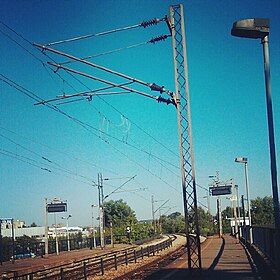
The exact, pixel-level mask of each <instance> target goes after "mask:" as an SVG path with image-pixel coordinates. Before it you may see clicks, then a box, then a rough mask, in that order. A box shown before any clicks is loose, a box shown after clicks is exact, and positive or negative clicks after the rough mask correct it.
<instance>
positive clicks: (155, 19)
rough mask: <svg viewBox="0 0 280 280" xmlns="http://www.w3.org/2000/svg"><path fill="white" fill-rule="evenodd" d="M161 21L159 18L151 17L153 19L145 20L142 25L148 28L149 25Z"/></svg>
mask: <svg viewBox="0 0 280 280" xmlns="http://www.w3.org/2000/svg"><path fill="white" fill-rule="evenodd" d="M159 22H160V20H159V19H157V18H154V19H151V20H146V21H143V22H142V23H141V26H143V27H144V28H146V27H147V26H150V25H155V24H158V23H159Z"/></svg>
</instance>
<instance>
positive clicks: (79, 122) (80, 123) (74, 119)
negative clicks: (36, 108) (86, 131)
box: [2, 79, 172, 187]
mask: <svg viewBox="0 0 280 280" xmlns="http://www.w3.org/2000/svg"><path fill="white" fill-rule="evenodd" d="M2 80H3V79H2ZM5 82H6V83H8V84H10V83H9V82H7V81H5ZM10 85H11V86H13V87H15V89H17V90H19V91H21V92H22V93H24V94H25V95H27V96H28V97H31V98H32V99H34V100H36V98H38V96H32V95H29V94H27V92H25V91H23V90H22V89H20V88H18V87H16V86H15V85H12V84H10ZM39 99H41V98H40V97H39ZM41 100H42V99H41ZM48 107H49V108H51V109H54V110H56V111H57V112H60V113H62V114H64V115H65V116H67V117H68V118H70V119H71V120H73V121H75V122H77V123H78V124H79V125H82V126H83V124H82V122H81V121H79V120H77V119H76V118H73V117H71V116H70V115H68V114H66V113H65V112H63V111H61V110H59V109H57V108H56V107H55V106H48ZM83 127H84V126H83ZM84 128H85V127H84ZM138 128H139V126H138ZM142 131H144V130H143V129H142ZM147 135H149V134H148V133H147ZM96 136H97V137H98V135H96ZM154 139H155V138H154ZM149 172H150V171H149ZM150 173H151V172H150ZM158 178H159V179H161V178H160V177H158ZM171 187H172V186H171Z"/></svg>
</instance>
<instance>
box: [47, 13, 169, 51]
mask: <svg viewBox="0 0 280 280" xmlns="http://www.w3.org/2000/svg"><path fill="white" fill-rule="evenodd" d="M162 21H166V17H164V18H162V19H157V18H154V19H151V20H146V21H143V22H141V23H139V24H135V25H131V26H127V27H121V28H117V29H113V30H108V31H103V32H100V33H95V34H88V35H83V36H79V37H74V38H70V39H65V40H60V41H56V42H52V43H48V44H46V46H54V45H58V44H63V43H69V42H74V41H79V40H84V39H88V38H92V37H98V36H103V35H108V34H112V33H117V32H120V31H126V30H130V29H134V28H138V27H144V28H146V27H148V26H152V25H157V24H158V23H160V22H162Z"/></svg>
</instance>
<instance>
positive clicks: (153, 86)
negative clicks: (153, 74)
mask: <svg viewBox="0 0 280 280" xmlns="http://www.w3.org/2000/svg"><path fill="white" fill-rule="evenodd" d="M150 89H151V90H154V91H159V92H160V93H163V92H164V86H162V87H161V86H159V85H157V84H155V83H153V84H151V85H150Z"/></svg>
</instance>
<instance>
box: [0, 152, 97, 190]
mask: <svg viewBox="0 0 280 280" xmlns="http://www.w3.org/2000/svg"><path fill="white" fill-rule="evenodd" d="M0 154H2V155H5V156H7V157H10V158H14V159H16V160H19V161H21V162H24V163H27V164H29V165H31V166H33V167H37V168H39V169H41V170H43V171H47V172H49V173H52V174H55V175H59V176H63V177H67V178H70V179H72V180H74V181H77V182H80V183H83V184H86V185H90V186H92V183H89V182H85V181H82V180H78V179H76V178H73V177H70V176H68V175H65V174H60V173H58V172H55V171H53V170H51V169H48V168H45V167H43V165H40V163H38V162H36V161H35V160H33V159H30V158H28V157H25V156H21V155H18V154H16V153H13V152H11V151H7V150H3V149H0ZM34 162H35V163H34ZM36 163H37V164H36ZM38 164H39V165H38Z"/></svg>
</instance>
